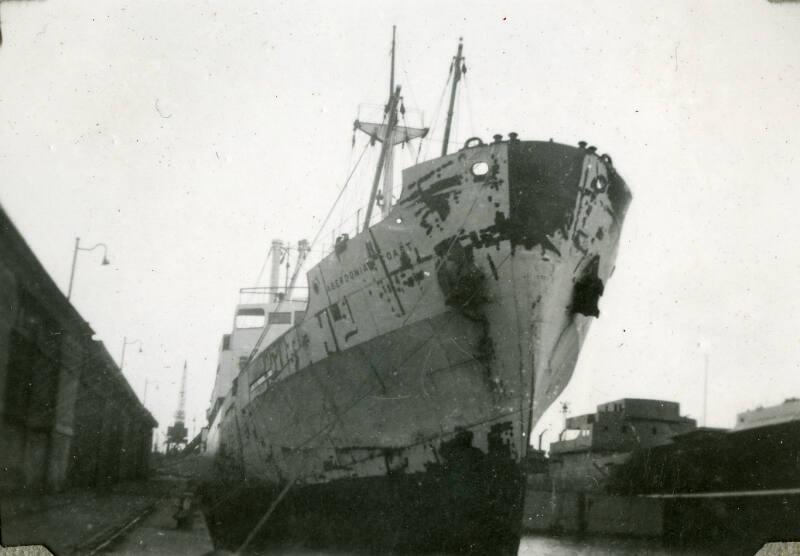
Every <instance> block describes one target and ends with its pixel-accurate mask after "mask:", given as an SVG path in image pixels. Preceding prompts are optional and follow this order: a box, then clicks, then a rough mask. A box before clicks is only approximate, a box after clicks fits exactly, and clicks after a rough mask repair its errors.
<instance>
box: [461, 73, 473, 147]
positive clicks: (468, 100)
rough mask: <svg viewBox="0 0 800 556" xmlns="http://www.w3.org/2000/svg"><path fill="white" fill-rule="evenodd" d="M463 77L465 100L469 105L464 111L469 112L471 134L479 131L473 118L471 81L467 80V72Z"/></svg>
mask: <svg viewBox="0 0 800 556" xmlns="http://www.w3.org/2000/svg"><path fill="white" fill-rule="evenodd" d="M461 79H463V80H464V87H463V89H464V101H465V104H466V105H467V107H466V110H464V111H465V112H466V113H467V118H468V120H469V130H470V135H474V134H475V133H476V132H477V130H476V129H475V122H474V121H473V119H472V114H473V111H472V101H471V100H470V96H469V82H468V81H467V74H466V73H465V74H464V75H463V76H462V77H461Z"/></svg>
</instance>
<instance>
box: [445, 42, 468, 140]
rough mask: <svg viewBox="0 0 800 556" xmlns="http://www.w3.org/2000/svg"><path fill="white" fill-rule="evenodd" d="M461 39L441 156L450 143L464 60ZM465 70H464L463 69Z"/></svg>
mask: <svg viewBox="0 0 800 556" xmlns="http://www.w3.org/2000/svg"><path fill="white" fill-rule="evenodd" d="M462 40H463V39H461V38H459V39H458V52H457V53H456V57H455V58H453V88H452V90H451V91H450V107H449V108H448V109H447V124H446V125H445V128H444V142H443V143H442V156H444V155H446V154H447V143H448V142H449V141H450V127H451V126H452V124H453V107H454V106H455V103H456V88H457V87H458V82H459V81H460V80H461V74H462V73H463V72H462V71H461V64H462V62H463V61H464V58H462V56H461V52H462V50H463V48H464V43H463V42H461V41H462ZM464 69H466V68H464Z"/></svg>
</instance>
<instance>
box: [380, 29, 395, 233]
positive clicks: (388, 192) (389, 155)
mask: <svg viewBox="0 0 800 556" xmlns="http://www.w3.org/2000/svg"><path fill="white" fill-rule="evenodd" d="M396 30H397V26H396V25H392V67H391V70H390V72H389V99H390V100H391V98H392V92H393V91H394V46H395V32H396ZM396 109H397V107H396V106H395V110H396ZM396 118H397V115H396V114H395V119H396ZM389 133H390V130H387V137H388V134H389ZM393 191H394V149H393V148H390V149H389V150H388V151H387V152H386V162H385V163H384V169H383V188H382V193H383V205H382V206H381V216H383V217H384V218H385V217H386V215H387V214H389V210H391V208H392V192H393Z"/></svg>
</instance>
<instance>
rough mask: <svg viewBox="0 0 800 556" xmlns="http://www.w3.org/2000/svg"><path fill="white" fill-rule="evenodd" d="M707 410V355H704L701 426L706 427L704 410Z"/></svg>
mask: <svg viewBox="0 0 800 556" xmlns="http://www.w3.org/2000/svg"><path fill="white" fill-rule="evenodd" d="M707 409H708V354H707V353H706V354H705V370H704V372H703V426H704V427H705V426H706V410H707Z"/></svg>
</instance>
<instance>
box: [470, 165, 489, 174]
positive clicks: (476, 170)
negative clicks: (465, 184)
mask: <svg viewBox="0 0 800 556" xmlns="http://www.w3.org/2000/svg"><path fill="white" fill-rule="evenodd" d="M488 173H489V165H488V164H487V163H485V162H476V163H475V164H473V165H472V175H473V176H485V175H486V174H488Z"/></svg>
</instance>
